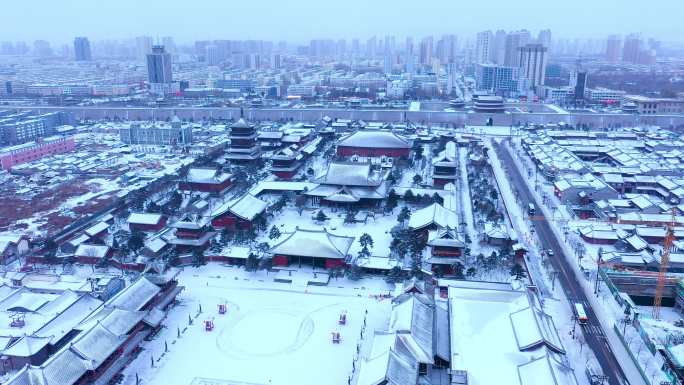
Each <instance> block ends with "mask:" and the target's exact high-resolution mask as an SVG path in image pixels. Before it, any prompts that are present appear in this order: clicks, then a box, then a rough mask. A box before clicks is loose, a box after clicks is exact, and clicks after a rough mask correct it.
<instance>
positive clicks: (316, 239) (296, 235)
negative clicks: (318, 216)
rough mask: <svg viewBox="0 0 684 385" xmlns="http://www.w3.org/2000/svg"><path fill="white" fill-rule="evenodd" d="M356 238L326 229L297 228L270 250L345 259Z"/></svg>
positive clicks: (279, 253) (271, 252) (271, 251)
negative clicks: (336, 233)
mask: <svg viewBox="0 0 684 385" xmlns="http://www.w3.org/2000/svg"><path fill="white" fill-rule="evenodd" d="M354 239H355V238H354V237H345V236H340V235H335V234H332V233H329V232H328V231H327V230H325V229H323V230H304V229H297V230H295V232H293V233H290V234H289V236H287V238H285V239H284V240H283V241H282V242H280V243H278V244H277V245H275V246H273V247H272V248H271V249H270V250H269V251H268V252H269V253H270V254H273V255H276V254H278V255H290V256H301V257H315V258H331V259H345V258H346V257H347V254H348V252H349V248H350V247H351V245H352V243H353V242H354Z"/></svg>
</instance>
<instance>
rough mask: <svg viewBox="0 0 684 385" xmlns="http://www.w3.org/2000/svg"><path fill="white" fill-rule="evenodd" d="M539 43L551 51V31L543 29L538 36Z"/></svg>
mask: <svg viewBox="0 0 684 385" xmlns="http://www.w3.org/2000/svg"><path fill="white" fill-rule="evenodd" d="M537 43H539V44H541V45H543V46H544V47H546V48H548V49H551V30H550V29H542V30H541V31H539V35H538V36H537Z"/></svg>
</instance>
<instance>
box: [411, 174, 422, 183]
mask: <svg viewBox="0 0 684 385" xmlns="http://www.w3.org/2000/svg"><path fill="white" fill-rule="evenodd" d="M422 181H423V177H422V176H420V174H416V175H414V176H413V183H414V184H420V182H422Z"/></svg>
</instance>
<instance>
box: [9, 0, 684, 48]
mask: <svg viewBox="0 0 684 385" xmlns="http://www.w3.org/2000/svg"><path fill="white" fill-rule="evenodd" d="M0 10H1V11H2V14H3V16H4V17H3V21H2V27H0V40H26V41H31V40H35V39H45V40H50V41H54V42H66V41H71V40H72V39H73V37H74V36H88V37H89V38H90V39H91V40H99V39H105V38H112V39H123V38H131V37H134V36H137V35H149V36H167V35H169V36H173V37H174V38H175V39H176V40H177V41H179V42H190V41H193V40H196V39H267V40H275V41H277V40H290V41H307V40H309V39H312V38H354V37H359V38H362V39H365V38H367V37H369V36H372V35H378V36H384V35H386V34H392V35H397V36H406V35H411V36H417V37H419V36H423V35H429V34H443V33H455V34H458V35H461V39H463V38H469V37H470V36H471V35H472V34H473V33H475V32H477V31H479V30H485V29H498V28H502V29H508V30H511V29H521V28H526V29H529V30H531V31H533V32H534V33H536V31H538V30H539V29H543V28H551V29H552V31H553V33H554V36H563V37H575V36H577V37H604V36H605V35H608V34H611V33H621V34H625V33H629V32H641V33H643V34H644V36H647V37H649V36H653V37H657V38H660V39H663V40H680V39H681V37H682V36H684V23H682V21H681V18H682V15H684V0H649V1H637V0H410V1H409V0H244V1H243V0H2V5H1V6H0Z"/></svg>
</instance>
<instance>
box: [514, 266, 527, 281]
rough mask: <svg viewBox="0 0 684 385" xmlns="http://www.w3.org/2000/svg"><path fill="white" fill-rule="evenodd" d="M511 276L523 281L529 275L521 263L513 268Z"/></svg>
mask: <svg viewBox="0 0 684 385" xmlns="http://www.w3.org/2000/svg"><path fill="white" fill-rule="evenodd" d="M511 275H512V276H513V277H515V279H518V280H521V279H523V278H525V277H526V276H527V273H526V272H525V269H524V268H523V267H522V266H521V265H520V264H519V263H516V264H515V265H513V267H511Z"/></svg>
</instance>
